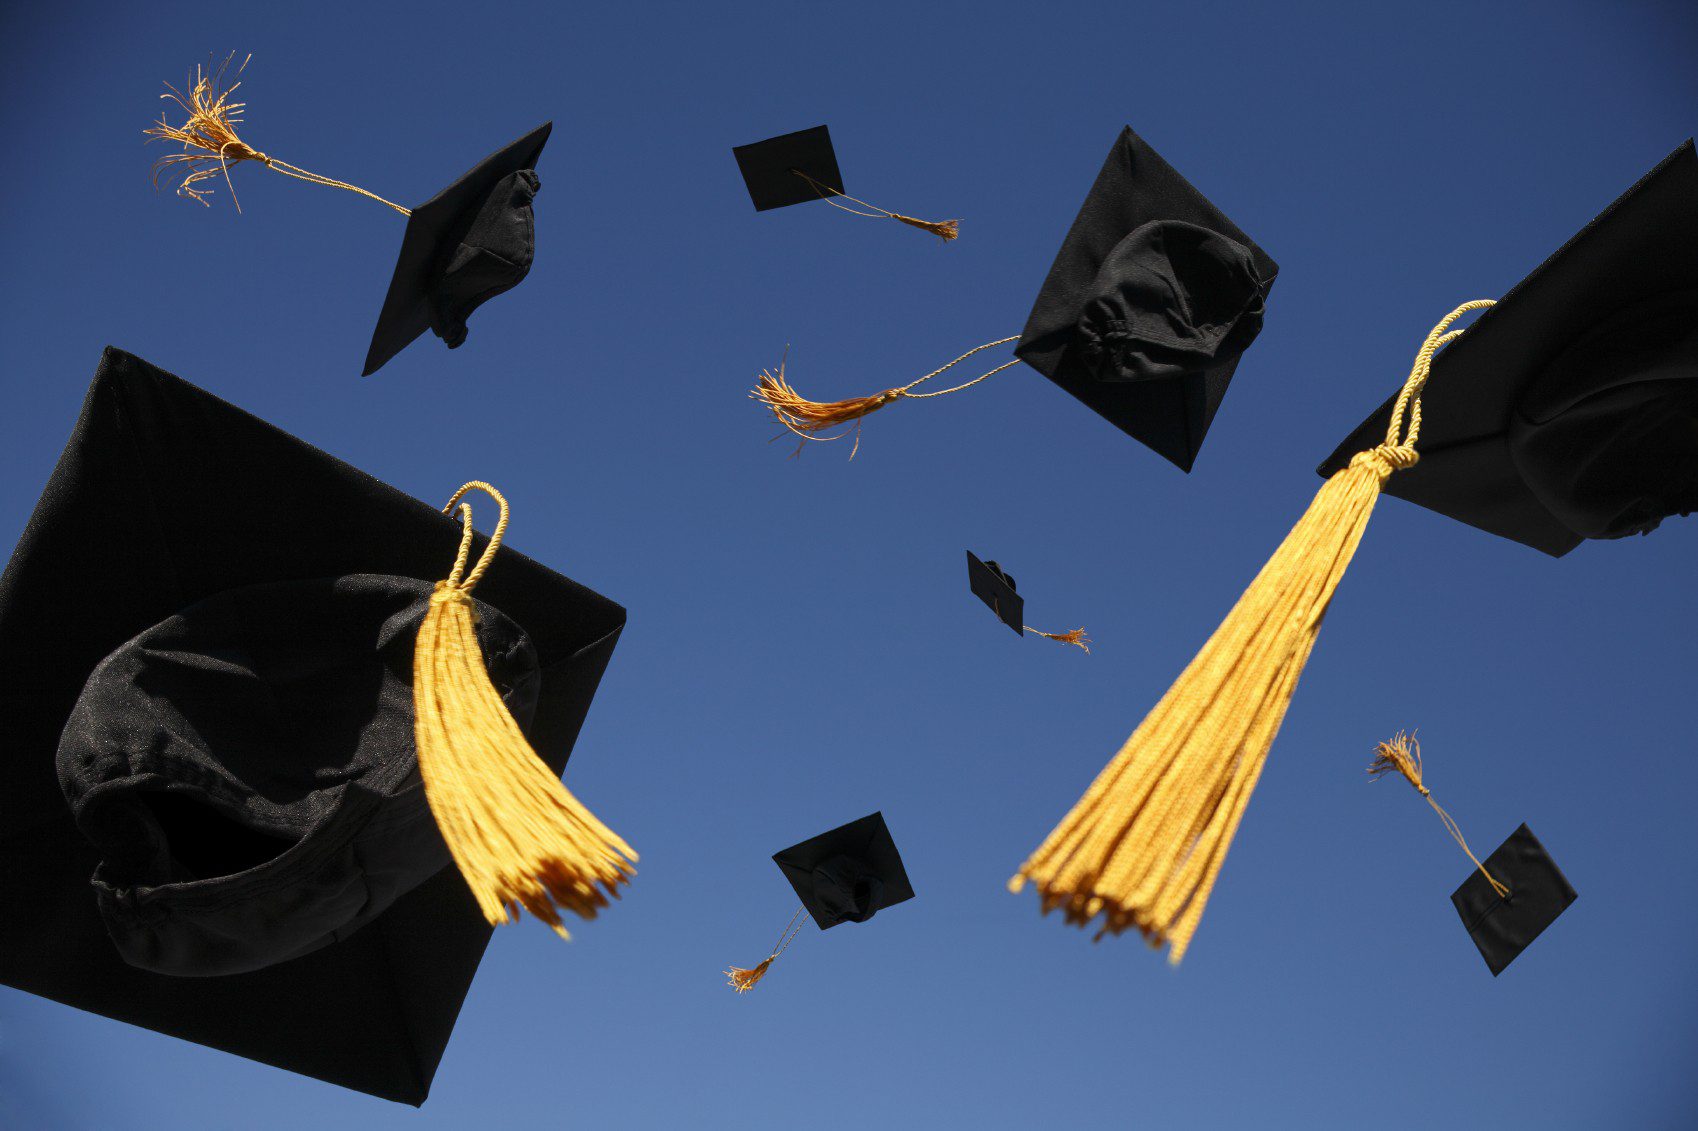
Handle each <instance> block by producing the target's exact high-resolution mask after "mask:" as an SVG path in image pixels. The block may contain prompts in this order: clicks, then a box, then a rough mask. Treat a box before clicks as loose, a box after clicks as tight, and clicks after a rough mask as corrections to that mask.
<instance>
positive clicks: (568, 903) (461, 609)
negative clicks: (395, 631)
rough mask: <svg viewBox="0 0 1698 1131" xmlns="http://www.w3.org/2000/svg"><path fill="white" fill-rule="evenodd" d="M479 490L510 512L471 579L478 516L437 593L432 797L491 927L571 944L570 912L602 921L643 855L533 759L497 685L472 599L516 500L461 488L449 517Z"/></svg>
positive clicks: (425, 739) (420, 650) (430, 677)
mask: <svg viewBox="0 0 1698 1131" xmlns="http://www.w3.org/2000/svg"><path fill="white" fill-rule="evenodd" d="M471 490H480V491H483V492H484V493H486V494H488V495H489V496H490V497H491V498H493V499H494V500H495V501H496V503H497V504H498V505H499V506H500V508H501V518H500V521H499V522H498V523H497V524H496V527H495V532H494V533H493V534H492V535H491V537H490V541H489V546H488V548H487V549H485V551H484V553H483V556H482V557H481V558H480V559H479V560H478V562H477V564H476V565H475V566H474V567H473V568H472V569H471V571H470V572H469V573H468V572H467V571H466V566H467V561H468V559H469V557H470V554H471V546H472V512H471V507H470V506H465V505H462V506H461V507H460V515H461V522H462V526H463V532H462V535H461V539H460V551H459V555H458V557H457V558H456V559H455V562H454V570H453V572H452V574H450V576H449V577H448V579H447V580H446V581H442V582H439V583H438V584H437V586H436V589H435V591H434V592H433V593H432V594H431V599H430V609H429V611H428V612H427V613H426V614H425V618H424V622H423V623H422V624H421V625H420V626H419V635H418V642H417V645H416V647H415V650H414V656H413V706H414V711H415V716H416V717H415V723H414V733H415V737H416V739H417V744H418V758H419V773H420V775H421V776H422V777H423V779H424V786H425V797H426V799H427V801H428V802H429V804H430V809H431V813H432V814H433V815H434V816H435V818H436V823H437V827H438V828H440V829H441V831H442V839H443V840H444V841H445V842H446V843H447V845H448V851H449V853H450V854H451V855H452V856H453V858H454V863H455V864H456V865H458V866H459V869H460V873H461V875H462V876H464V877H465V880H466V885H467V886H468V887H469V888H470V889H471V891H472V895H473V897H474V898H476V900H477V902H478V907H479V908H480V909H481V910H482V911H483V915H484V918H485V919H487V920H488V921H489V922H490V924H491V925H499V924H502V923H510V922H513V921H515V920H516V919H517V918H518V913H519V909H520V908H523V909H524V910H526V911H529V912H530V913H531V914H532V915H534V916H536V917H537V918H538V919H540V920H542V921H543V922H545V923H547V924H548V925H549V926H550V927H551V928H552V929H553V930H554V932H555V933H556V934H558V935H560V936H561V937H562V938H569V937H570V936H569V935H568V934H567V931H566V928H565V925H564V924H563V922H562V920H561V914H560V913H561V912H562V911H569V912H571V913H572V914H575V915H577V916H579V917H581V918H584V919H593V918H595V915H596V912H597V911H598V910H599V909H600V908H602V907H605V906H607V903H608V900H609V898H610V897H611V898H615V899H616V898H618V896H619V886H620V885H621V884H626V883H629V882H630V877H631V876H632V875H634V874H635V869H634V868H632V867H631V863H632V862H634V861H635V860H636V859H637V854H636V853H635V852H634V851H632V850H631V847H630V846H629V845H627V844H626V843H625V842H624V841H623V840H622V839H620V838H619V836H617V835H616V834H615V833H614V832H613V831H612V830H611V829H609V828H608V827H607V826H606V825H603V824H602V823H601V822H600V821H599V820H597V819H596V817H595V815H594V814H592V813H591V812H590V811H589V810H588V809H586V808H585V807H584V806H583V804H582V803H581V802H580V801H578V799H577V798H576V797H574V796H573V795H572V793H571V792H570V791H569V790H568V789H567V788H566V787H565V786H564V785H562V784H561V782H560V779H559V777H558V776H557V775H556V774H555V773H554V772H553V771H552V770H550V769H549V768H548V766H547V764H546V763H544V762H543V760H542V759H541V758H539V757H537V755H536V752H535V751H534V750H532V749H531V746H530V743H529V742H528V741H527V740H526V738H525V736H524V733H523V732H522V731H521V730H520V729H519V725H518V724H517V723H516V722H514V721H513V716H512V715H510V714H508V712H507V708H506V706H505V704H503V703H502V701H501V696H500V694H499V693H498V692H497V691H496V690H495V687H494V685H493V684H491V683H490V679H489V672H488V671H487V670H486V669H485V667H484V663H483V655H482V651H481V649H480V648H479V646H478V641H477V631H476V621H475V612H474V606H473V604H472V599H471V590H472V588H473V587H474V586H475V585H477V583H478V581H479V579H481V578H482V577H483V574H484V571H486V570H487V569H488V568H489V566H490V563H491V562H492V561H493V560H494V556H495V552H496V550H497V549H498V548H499V546H500V545H501V539H502V536H503V535H504V534H505V532H506V529H507V519H508V511H507V500H506V499H504V498H502V496H501V494H500V492H498V491H496V490H495V488H493V487H491V486H490V485H489V484H487V483H479V482H473V483H468V484H466V485H465V486H464V487H461V488H460V490H459V491H457V492H455V494H454V497H453V498H452V499H451V500H449V502H448V506H446V507H445V508H443V509H444V510H445V511H449V512H452V510H453V509H454V506H455V505H456V504H457V503H459V502H460V500H461V498H462V497H464V496H465V494H466V493H467V492H468V491H471Z"/></svg>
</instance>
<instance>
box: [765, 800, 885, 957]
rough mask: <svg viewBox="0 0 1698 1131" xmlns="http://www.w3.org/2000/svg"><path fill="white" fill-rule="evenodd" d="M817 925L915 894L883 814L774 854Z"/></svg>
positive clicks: (851, 918) (869, 912)
mask: <svg viewBox="0 0 1698 1131" xmlns="http://www.w3.org/2000/svg"><path fill="white" fill-rule="evenodd" d="M772 859H773V861H774V862H775V863H776V864H777V865H778V868H779V871H781V872H783V873H784V878H785V879H787V880H789V881H790V886H791V887H792V888H793V889H794V890H795V892H796V898H797V899H800V900H801V901H802V906H803V907H805V908H807V911H808V915H809V916H810V917H811V918H812V919H813V921H814V923H815V925H816V926H818V927H819V929H820V930H822V931H824V930H829V929H830V928H832V927H835V926H837V925H838V924H839V923H864V922H866V921H867V920H868V919H871V918H872V917H873V916H874V915H875V914H877V913H878V912H880V911H882V910H884V909H885V908H886V907H891V906H894V905H895V904H898V903H902V902H903V901H905V900H909V899H913V898H914V888H913V885H911V884H910V883H909V882H908V872H907V870H906V869H905V868H904V867H903V866H902V857H901V855H900V854H899V853H898V852H897V851H896V841H895V840H894V839H892V837H891V835H890V829H889V828H888V827H887V826H886V825H885V823H884V814H883V813H870V814H868V815H867V816H865V817H862V818H861V819H860V820H858V821H850V822H849V823H848V824H846V825H839V826H838V827H837V828H835V829H831V830H829V831H827V832H823V833H821V834H820V835H818V836H816V837H810V838H809V839H807V840H805V841H803V842H802V843H800V844H796V845H792V846H791V847H789V848H786V849H785V850H784V851H782V852H777V853H774V854H773V857H772Z"/></svg>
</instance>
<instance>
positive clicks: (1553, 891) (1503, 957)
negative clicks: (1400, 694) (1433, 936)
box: [1368, 732, 1576, 978]
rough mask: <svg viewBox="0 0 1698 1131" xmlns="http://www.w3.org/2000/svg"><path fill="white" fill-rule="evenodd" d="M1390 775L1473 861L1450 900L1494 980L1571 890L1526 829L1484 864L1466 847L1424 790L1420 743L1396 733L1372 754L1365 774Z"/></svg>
mask: <svg viewBox="0 0 1698 1131" xmlns="http://www.w3.org/2000/svg"><path fill="white" fill-rule="evenodd" d="M1393 773H1395V774H1398V775H1400V776H1402V777H1403V778H1404V779H1405V780H1406V781H1408V782H1409V784H1410V785H1412V786H1414V787H1415V790H1416V792H1418V793H1419V794H1420V795H1421V796H1422V797H1424V798H1426V799H1427V804H1428V805H1431V806H1432V807H1433V812H1435V813H1437V814H1438V815H1439V820H1441V821H1443V822H1444V827H1445V831H1446V832H1448V833H1450V835H1451V839H1452V840H1454V841H1456V843H1457V845H1458V846H1460V847H1461V849H1462V851H1463V852H1464V853H1465V854H1467V856H1468V859H1469V860H1472V861H1473V862H1474V871H1473V873H1472V874H1471V875H1470V876H1469V877H1468V879H1467V880H1465V881H1463V884H1462V886H1461V887H1460V888H1457V889H1456V894H1454V895H1452V896H1451V897H1450V900H1451V903H1453V904H1454V905H1455V906H1456V910H1457V913H1458V914H1459V915H1461V916H1462V925H1463V926H1464V927H1465V928H1466V929H1467V931H1468V934H1469V935H1470V936H1471V937H1472V938H1473V939H1474V945H1475V946H1477V947H1478V948H1479V950H1480V956H1481V957H1482V958H1484V959H1485V960H1486V966H1487V967H1488V968H1490V970H1491V972H1492V976H1493V977H1494V978H1495V977H1497V975H1499V974H1501V973H1502V972H1503V968H1504V967H1505V966H1508V965H1509V964H1510V963H1511V962H1513V961H1514V960H1515V956H1516V955H1518V954H1520V953H1521V952H1522V951H1523V950H1526V949H1527V946H1528V944H1529V943H1531V942H1532V941H1533V940H1534V939H1535V938H1537V937H1538V936H1539V932H1541V931H1543V930H1544V929H1545V928H1546V927H1548V926H1550V925H1551V924H1552V923H1553V922H1555V921H1556V917H1557V916H1558V915H1561V914H1562V913H1563V911H1564V910H1566V909H1567V907H1568V905H1569V904H1571V903H1573V902H1574V900H1575V899H1576V896H1575V894H1574V889H1573V888H1572V887H1570V886H1569V883H1568V880H1567V879H1566V878H1565V877H1564V876H1563V874H1562V872H1561V871H1560V870H1559V869H1558V868H1557V866H1556V862H1555V861H1553V860H1552V859H1551V858H1550V856H1549V854H1548V853H1546V852H1545V849H1544V846H1543V845H1541V844H1540V843H1539V841H1538V839H1537V838H1536V837H1534V836H1533V833H1532V831H1531V830H1530V829H1528V828H1527V826H1526V825H1522V826H1521V827H1520V828H1519V829H1517V830H1516V831H1515V832H1514V833H1513V834H1511V836H1510V838H1509V839H1508V840H1506V841H1505V842H1504V843H1503V844H1502V845H1501V846H1500V847H1499V848H1498V850H1497V851H1496V852H1494V853H1492V854H1491V855H1490V856H1488V857H1487V858H1486V862H1485V863H1484V864H1482V863H1481V862H1480V858H1479V857H1477V856H1475V855H1474V850H1473V849H1471V848H1469V847H1468V841H1467V840H1465V839H1464V838H1463V836H1462V830H1461V829H1460V828H1458V827H1457V824H1456V822H1455V821H1454V820H1452V819H1451V816H1450V814H1449V813H1447V812H1445V810H1444V806H1442V805H1440V804H1439V803H1438V801H1437V800H1436V799H1435V798H1434V797H1433V792H1432V790H1430V789H1428V788H1427V786H1426V783H1425V781H1424V780H1423V771H1422V766H1421V744H1420V743H1419V742H1417V741H1416V740H1415V739H1414V737H1413V736H1411V735H1409V734H1405V733H1402V732H1400V733H1399V734H1398V735H1397V736H1396V737H1395V738H1393V739H1392V740H1391V741H1390V742H1382V743H1380V744H1379V746H1378V747H1377V748H1375V750H1374V760H1373V762H1371V763H1370V764H1369V766H1368V775H1369V776H1370V777H1374V778H1378V777H1381V776H1383V775H1385V774H1393Z"/></svg>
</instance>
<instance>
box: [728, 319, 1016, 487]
mask: <svg viewBox="0 0 1698 1131" xmlns="http://www.w3.org/2000/svg"><path fill="white" fill-rule="evenodd" d="M1018 340H1019V335H1015V336H1014V337H1012V338H999V339H998V340H996V341H994V342H986V343H985V344H984V345H982V346H974V347H973V348H972V349H970V350H968V351H967V352H966V353H964V354H962V355H961V356H960V357H958V358H956V359H955V360H954V361H951V362H948V363H946V364H944V365H940V366H938V367H937V368H936V369H934V370H932V371H931V372H930V373H928V374H926V375H925V376H924V377H918V378H915V379H914V380H912V381H910V382H908V383H907V384H906V385H899V386H897V387H896V388H893V389H886V390H885V391H884V392H882V393H874V394H873V395H872V396H869V397H851V398H850V399H849V400H846V401H811V400H809V399H808V398H806V397H804V396H802V394H800V393H798V392H797V391H796V390H795V389H794V388H793V387H792V386H791V384H790V382H789V380H788V379H786V377H785V376H784V361H780V362H779V363H778V372H777V373H773V372H772V371H770V370H763V371H762V372H761V375H760V379H759V380H758V381H757V382H756V384H755V387H754V388H753V389H752V390H750V392H749V399H751V400H754V401H758V402H759V403H760V404H761V405H762V406H764V407H765V408H766V409H767V411H769V412H771V413H772V415H773V417H774V419H776V420H777V421H778V422H779V423H780V424H782V425H784V427H785V428H786V429H788V430H789V431H790V432H791V434H793V435H795V436H799V437H801V439H802V443H801V444H798V445H796V451H795V452H793V453H791V458H795V456H796V455H799V454H801V451H802V448H803V446H804V445H805V444H806V443H807V442H808V441H810V440H820V441H828V440H841V439H842V438H843V437H844V436H845V435H847V433H844V432H839V433H838V434H837V435H835V436H822V435H820V433H822V432H826V431H829V430H830V429H832V428H836V427H838V426H839V425H844V424H854V425H855V443H854V446H853V447H851V448H850V450H849V458H850V459H854V458H855V453H856V452H858V451H860V450H861V424H860V421H861V419H862V418H863V417H865V416H867V415H869V414H870V413H874V412H877V411H878V410H879V409H881V408H883V407H884V406H885V405H887V404H894V403H895V402H897V401H899V400H902V399H904V398H907V399H910V400H925V399H926V398H927V397H942V396H947V395H949V394H950V393H959V392H960V391H961V390H962V389H967V388H971V387H972V386H974V385H977V384H978V383H979V382H980V381H983V380H984V379H985V378H987V377H994V376H995V375H996V374H998V373H1001V372H1002V371H1003V370H1004V369H1009V368H1012V367H1013V366H1016V365H1019V364H1020V362H1019V359H1018V358H1016V359H1015V360H1014V361H1010V362H1006V363H1004V364H1002V365H999V366H997V367H996V368H995V369H992V370H991V371H990V372H989V373H981V374H980V375H979V376H977V377H975V378H973V379H972V380H971V381H967V382H964V383H962V384H960V385H956V386H954V387H952V388H948V389H939V390H937V391H936V392H932V393H916V392H913V391H912V390H913V389H914V388H916V387H917V386H919V385H921V384H923V383H925V382H927V381H930V380H931V379H932V378H933V377H936V376H937V375H938V374H940V373H942V372H944V371H945V370H948V369H950V368H952V367H954V366H956V365H959V364H960V363H961V362H963V361H966V360H967V359H968V358H969V357H972V356H973V355H974V354H976V353H979V352H980V351H982V350H988V349H992V348H993V347H996V346H1002V345H1007V344H1008V343H1009V342H1014V341H1018ZM786 360H788V357H786Z"/></svg>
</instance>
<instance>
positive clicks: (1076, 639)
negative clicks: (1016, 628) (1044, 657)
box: [1025, 625, 1091, 656]
mask: <svg viewBox="0 0 1698 1131" xmlns="http://www.w3.org/2000/svg"><path fill="white" fill-rule="evenodd" d="M1025 628H1026V631H1027V632H1029V633H1031V634H1032V635H1033V636H1042V637H1043V638H1044V639H1046V640H1053V641H1055V642H1056V643H1058V644H1071V645H1073V647H1075V648H1080V649H1083V650H1084V653H1085V655H1087V656H1089V655H1090V654H1091V638H1090V637H1089V636H1086V635H1085V630H1084V629H1083V628H1075V629H1073V630H1071V631H1069V632H1039V631H1038V630H1037V629H1035V628H1033V627H1032V626H1031V625H1026V626H1025Z"/></svg>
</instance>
